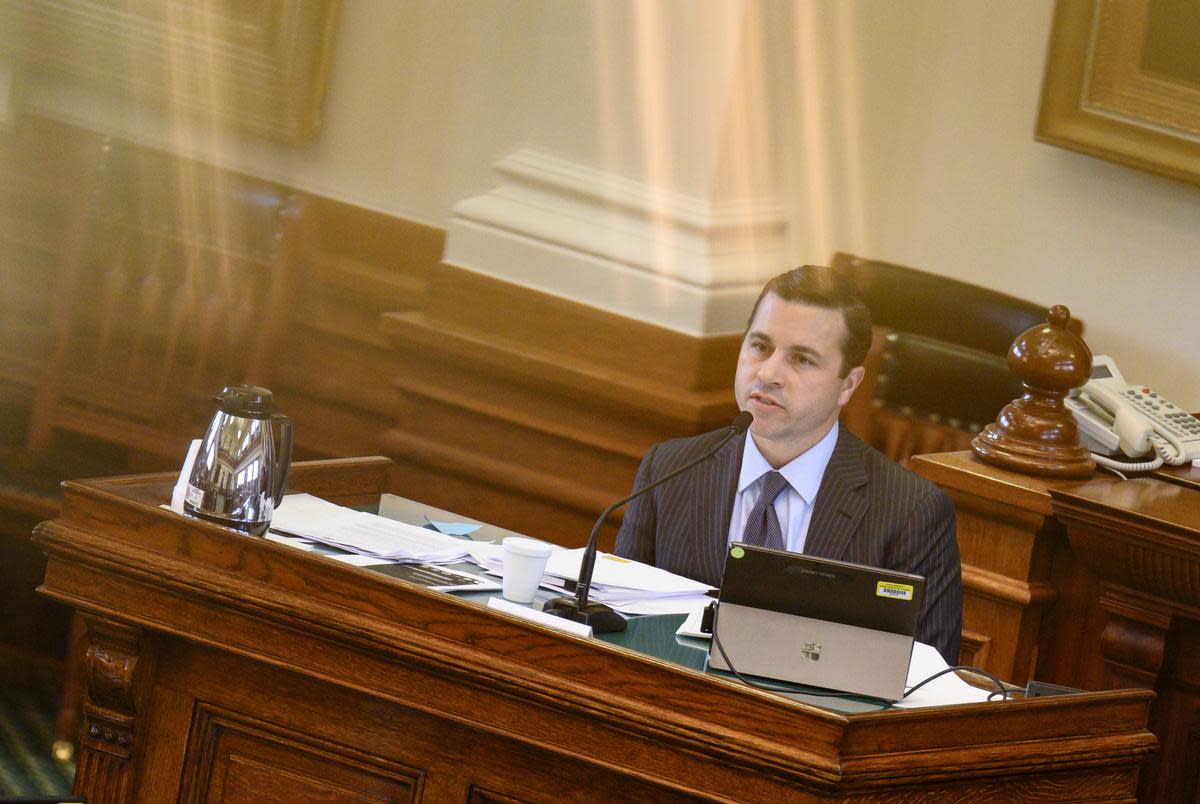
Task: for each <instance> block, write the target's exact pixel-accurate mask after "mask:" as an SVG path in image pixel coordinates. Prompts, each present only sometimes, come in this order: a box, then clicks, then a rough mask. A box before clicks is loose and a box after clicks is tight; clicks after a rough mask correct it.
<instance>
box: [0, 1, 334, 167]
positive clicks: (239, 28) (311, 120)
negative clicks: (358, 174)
mask: <svg viewBox="0 0 1200 804" xmlns="http://www.w3.org/2000/svg"><path fill="white" fill-rule="evenodd" d="M339 5H340V0H256V2H244V1H243V0H188V1H187V2H163V0H119V2H113V0H57V2H54V3H46V2H40V1H39V0H0V56H3V57H6V58H9V59H12V60H13V61H14V62H15V63H16V64H17V65H19V66H20V69H22V70H23V71H30V72H36V73H41V74H46V75H52V76H56V77H57V78H59V79H65V80H67V81H69V82H72V83H75V84H79V85H88V86H92V87H97V88H99V89H101V90H102V91H105V92H110V93H112V94H113V95H115V96H118V97H121V96H123V97H134V98H137V99H139V100H143V101H148V102H150V103H153V104H156V105H158V106H160V107H163V108H165V109H167V111H168V112H169V113H170V114H172V115H180V116H184V115H186V116H188V117H190V118H191V119H193V120H197V121H200V122H202V123H208V124H211V125H213V126H214V127H217V128H221V129H235V130H238V131H242V132H247V133H250V134H253V135H257V136H261V137H264V138H267V139H272V140H280V141H283V142H287V143H291V144H300V143H303V142H304V141H306V140H308V139H310V138H311V137H312V135H313V134H314V133H316V131H317V130H319V128H320V125H321V107H322V105H323V101H324V97H325V84H326V79H327V76H328V73H329V62H330V57H331V53H332V49H333V36H334V30H335V27H336V21H337V13H338V8H339Z"/></svg>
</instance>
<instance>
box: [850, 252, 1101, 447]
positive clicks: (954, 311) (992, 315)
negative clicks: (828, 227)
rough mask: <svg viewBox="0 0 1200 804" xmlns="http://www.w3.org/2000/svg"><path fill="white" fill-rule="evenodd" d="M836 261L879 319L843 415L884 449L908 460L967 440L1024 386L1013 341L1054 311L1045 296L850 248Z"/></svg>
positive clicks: (1079, 327)
mask: <svg viewBox="0 0 1200 804" xmlns="http://www.w3.org/2000/svg"><path fill="white" fill-rule="evenodd" d="M832 266H833V268H834V269H835V270H839V271H843V272H846V273H848V274H849V275H850V276H851V277H852V278H853V280H854V282H855V284H856V285H857V286H858V289H859V293H860V295H861V296H862V299H863V301H864V302H866V304H867V307H869V308H870V310H871V316H872V320H873V323H874V325H875V339H874V342H873V344H872V347H871V354H870V355H869V356H868V358H867V361H866V367H867V377H866V378H865V379H864V381H863V385H862V387H860V389H859V391H858V393H856V394H855V398H854V399H853V400H851V403H850V404H849V405H847V406H846V408H845V409H844V410H843V414H842V420H843V422H844V423H845V424H846V426H847V427H849V428H850V429H851V430H852V431H853V432H855V433H856V434H858V435H859V436H860V437H861V438H863V439H864V440H865V441H867V442H868V443H870V444H872V445H873V446H875V447H876V448H877V449H879V450H880V451H882V452H883V453H884V454H886V455H888V456H889V457H891V458H892V459H894V460H896V461H899V462H901V463H907V462H908V459H909V458H910V457H911V456H912V455H919V454H924V453H929V452H946V451H952V450H959V449H966V448H968V446H969V445H970V442H971V439H972V438H973V437H974V434H975V433H977V432H979V430H980V429H982V428H983V427H984V426H986V425H987V424H988V423H990V422H992V421H995V418H996V415H997V414H998V413H999V412H1000V409H1001V408H1002V407H1004V406H1005V405H1006V404H1008V403H1009V402H1011V401H1012V400H1013V399H1015V398H1017V397H1018V396H1020V395H1021V384H1020V381H1018V380H1017V379H1016V377H1014V376H1013V375H1012V374H1011V373H1010V372H1009V370H1008V363H1007V354H1008V349H1009V347H1010V346H1011V345H1012V342H1013V340H1014V339H1016V337H1017V336H1018V335H1020V334H1021V333H1022V332H1024V331H1025V330H1027V329H1029V328H1030V327H1034V326H1037V325H1039V324H1043V323H1045V322H1046V321H1047V320H1048V316H1049V306H1048V305H1045V306H1044V305H1040V304H1036V303H1034V302H1031V301H1027V300H1024V299H1019V298H1017V297H1015V296H1010V295H1008V294H1006V293H1001V292H999V291H995V290H990V289H988V288H984V287H981V286H979V285H973V284H970V283H968V282H963V281H961V280H957V279H950V278H948V277H942V276H938V275H936V274H931V273H927V272H925V271H919V270H917V269H915V268H908V267H905V266H902V265H895V264H893V263H887V262H881V261H878V260H867V259H863V258H860V257H855V256H853V255H850V254H844V253H838V254H835V255H834V257H833V262H832ZM1071 324H1072V326H1073V328H1074V329H1075V331H1076V332H1082V325H1081V324H1080V322H1078V321H1077V320H1075V319H1072V322H1071Z"/></svg>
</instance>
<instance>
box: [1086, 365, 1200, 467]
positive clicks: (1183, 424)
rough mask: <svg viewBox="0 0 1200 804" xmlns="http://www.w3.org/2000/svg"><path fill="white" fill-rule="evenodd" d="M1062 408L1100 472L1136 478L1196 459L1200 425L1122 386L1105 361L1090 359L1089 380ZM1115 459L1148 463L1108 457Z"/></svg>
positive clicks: (1153, 396) (1153, 395)
mask: <svg viewBox="0 0 1200 804" xmlns="http://www.w3.org/2000/svg"><path fill="white" fill-rule="evenodd" d="M1065 402H1066V405H1067V407H1068V408H1070V409H1071V411H1072V412H1073V413H1074V414H1075V419H1076V421H1077V422H1078V423H1079V433H1080V435H1081V436H1083V441H1084V444H1085V445H1086V446H1087V448H1088V449H1089V450H1091V452H1092V458H1093V459H1094V460H1095V461H1096V463H1098V464H1100V465H1101V466H1108V467H1111V468H1115V469H1125V470H1128V471H1133V472H1140V471H1148V470H1150V469H1157V468H1158V467H1160V466H1162V465H1163V464H1164V463H1168V464H1171V465H1173V466H1179V465H1180V464H1184V463H1187V462H1188V461H1192V460H1196V459H1197V458H1200V419H1197V418H1196V417H1194V416H1192V415H1191V414H1190V413H1188V412H1187V411H1185V410H1183V409H1181V408H1180V407H1179V406H1177V405H1175V404H1172V403H1171V402H1168V401H1167V400H1166V399H1164V398H1163V397H1161V396H1159V395H1158V393H1157V392H1155V391H1154V390H1152V389H1151V388H1150V387H1149V386H1144V385H1129V384H1128V383H1126V382H1125V378H1124V377H1122V376H1121V372H1120V370H1119V369H1118V368H1117V364H1116V363H1115V362H1114V361H1113V359H1112V358H1111V357H1108V356H1107V355H1096V356H1095V357H1093V358H1092V377H1091V379H1090V380H1088V381H1087V383H1085V384H1084V386H1083V387H1082V388H1080V389H1078V390H1076V391H1073V392H1072V393H1071V394H1070V396H1068V397H1067V399H1066V400H1065ZM1155 453H1157V456H1156V457H1153V456H1154V455H1155ZM1114 455H1125V456H1128V457H1131V458H1147V459H1148V460H1146V461H1144V462H1142V463H1128V462H1126V461H1114V460H1112V459H1111V457H1110V456H1114Z"/></svg>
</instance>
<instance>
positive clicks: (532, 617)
mask: <svg viewBox="0 0 1200 804" xmlns="http://www.w3.org/2000/svg"><path fill="white" fill-rule="evenodd" d="M487 605H488V608H489V609H495V610H496V611H502V612H504V613H505V614H510V615H512V616H513V617H520V618H521V619H522V620H529V621H531V622H535V623H540V624H541V625H544V626H547V627H548V628H553V629H555V630H557V631H566V632H567V633H568V634H574V635H575V636H581V637H584V638H585V639H586V638H591V636H592V627H591V626H590V625H586V624H585V623H577V622H575V621H574V620H567V619H564V618H562V617H555V616H554V615H553V614H547V613H546V612H544V611H538V610H536V609H531V608H529V607H528V606H522V605H521V604H520V603H512V602H510V601H508V600H505V599H504V598H502V597H490V598H488V602H487Z"/></svg>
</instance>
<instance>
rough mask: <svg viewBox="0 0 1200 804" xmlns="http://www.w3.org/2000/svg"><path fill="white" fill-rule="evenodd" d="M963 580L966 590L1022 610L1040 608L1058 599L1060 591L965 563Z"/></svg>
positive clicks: (1039, 583) (1047, 585) (1043, 584)
mask: <svg viewBox="0 0 1200 804" xmlns="http://www.w3.org/2000/svg"><path fill="white" fill-rule="evenodd" d="M962 580H963V587H964V589H969V590H971V591H972V592H974V593H975V594H978V595H981V596H984V597H987V598H990V599H992V600H995V601H998V602H1000V603H1004V604H1006V605H1009V606H1015V607H1017V608H1022V609H1023V608H1029V607H1037V608H1040V607H1042V606H1047V605H1049V604H1050V603H1053V602H1054V601H1055V600H1057V599H1058V590H1057V589H1055V588H1054V586H1053V585H1051V584H1049V583H1044V582H1041V581H1022V580H1018V579H1016V578H1010V577H1008V576H1007V575H1001V574H1000V573H997V572H989V571H988V570H986V569H983V568H981V567H977V566H974V565H971V564H967V563H965V562H964V563H963V566H962Z"/></svg>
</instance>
